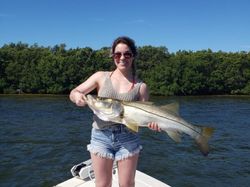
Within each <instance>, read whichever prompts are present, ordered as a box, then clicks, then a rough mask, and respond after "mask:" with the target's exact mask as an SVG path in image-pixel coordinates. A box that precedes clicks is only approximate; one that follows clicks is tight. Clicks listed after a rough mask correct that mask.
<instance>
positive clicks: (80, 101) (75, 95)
mask: <svg viewBox="0 0 250 187" xmlns="http://www.w3.org/2000/svg"><path fill="white" fill-rule="evenodd" d="M83 96H84V94H83V93H81V92H79V91H78V90H73V91H72V92H71V93H70V98H71V100H73V102H74V103H75V104H76V105H77V106H85V105H86V104H87V103H86V102H85V100H84V98H83Z"/></svg>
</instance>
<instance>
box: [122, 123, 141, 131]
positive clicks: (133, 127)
mask: <svg viewBox="0 0 250 187" xmlns="http://www.w3.org/2000/svg"><path fill="white" fill-rule="evenodd" d="M123 124H124V125H126V127H128V128H129V129H130V130H132V131H134V132H138V131H139V125H138V124H137V123H136V122H135V121H133V120H129V121H128V120H123Z"/></svg>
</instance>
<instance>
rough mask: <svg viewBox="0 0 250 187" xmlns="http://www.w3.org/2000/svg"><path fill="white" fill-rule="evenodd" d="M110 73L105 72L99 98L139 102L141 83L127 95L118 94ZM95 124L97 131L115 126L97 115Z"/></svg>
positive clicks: (94, 117) (94, 118)
mask: <svg viewBox="0 0 250 187" xmlns="http://www.w3.org/2000/svg"><path fill="white" fill-rule="evenodd" d="M110 75H111V74H110V72H105V77H104V79H105V80H104V84H103V85H104V86H103V87H101V88H100V90H99V91H98V96H99V97H106V98H112V99H118V100H123V101H138V100H139V90H140V86H141V84H142V82H141V81H139V82H137V83H136V84H135V85H134V86H133V88H132V89H131V90H129V91H128V92H126V93H118V92H117V91H116V90H115V88H114V87H113V84H112V82H111V78H110ZM93 120H94V122H93V124H92V126H93V127H94V128H96V129H103V128H106V127H108V126H111V125H115V124H116V123H114V122H109V121H103V120H101V119H100V118H98V117H97V116H96V115H94V116H93Z"/></svg>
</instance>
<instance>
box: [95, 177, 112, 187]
mask: <svg viewBox="0 0 250 187" xmlns="http://www.w3.org/2000/svg"><path fill="white" fill-rule="evenodd" d="M111 184H112V179H110V180H109V179H108V180H106V181H105V180H95V186H96V187H111Z"/></svg>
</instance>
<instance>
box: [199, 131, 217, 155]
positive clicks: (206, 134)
mask: <svg viewBox="0 0 250 187" xmlns="http://www.w3.org/2000/svg"><path fill="white" fill-rule="evenodd" d="M213 131H214V129H213V128H211V127H201V134H200V136H198V138H196V140H195V141H196V143H197V144H198V146H199V148H200V151H201V152H202V154H203V155H204V156H207V155H208V153H209V145H208V140H209V138H210V137H211V136H212V134H213Z"/></svg>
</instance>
